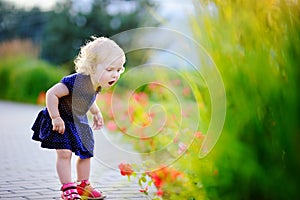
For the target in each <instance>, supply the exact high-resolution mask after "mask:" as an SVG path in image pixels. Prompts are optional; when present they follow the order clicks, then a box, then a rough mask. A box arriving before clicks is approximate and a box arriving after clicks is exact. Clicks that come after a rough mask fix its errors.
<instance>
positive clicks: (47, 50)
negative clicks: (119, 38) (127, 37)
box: [42, 0, 156, 67]
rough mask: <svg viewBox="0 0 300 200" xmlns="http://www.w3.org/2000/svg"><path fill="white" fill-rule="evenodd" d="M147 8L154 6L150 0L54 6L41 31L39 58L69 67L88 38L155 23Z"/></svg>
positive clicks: (99, 0)
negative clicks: (40, 53) (40, 52)
mask: <svg viewBox="0 0 300 200" xmlns="http://www.w3.org/2000/svg"><path fill="white" fill-rule="evenodd" d="M89 6H90V7H89ZM149 6H154V4H153V3H152V2H151V1H150V0H142V1H140V0H131V1H125V0H119V1H115V0H94V1H93V2H92V4H91V5H82V4H80V1H78V2H77V1H72V0H66V1H64V2H62V3H58V4H57V5H56V7H55V8H54V10H53V11H51V12H50V16H49V19H48V20H47V24H46V28H45V30H44V32H43V40H42V58H44V59H46V60H48V61H50V62H52V63H55V64H67V65H69V66H70V67H71V62H72V61H73V60H74V57H75V56H76V55H77V54H78V51H79V49H80V46H81V45H83V44H84V43H85V41H86V40H88V39H89V38H90V36H92V35H95V36H106V37H110V36H113V35H114V34H117V33H120V32H122V31H125V30H129V29H132V28H137V27H139V26H141V25H143V24H145V22H146V21H147V23H149V24H151V25H154V24H156V22H155V21H154V20H151V19H150V17H149V15H148V12H147V7H149ZM149 24H148V25H149ZM72 67H73V66H72Z"/></svg>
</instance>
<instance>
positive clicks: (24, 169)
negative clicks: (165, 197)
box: [0, 101, 155, 200]
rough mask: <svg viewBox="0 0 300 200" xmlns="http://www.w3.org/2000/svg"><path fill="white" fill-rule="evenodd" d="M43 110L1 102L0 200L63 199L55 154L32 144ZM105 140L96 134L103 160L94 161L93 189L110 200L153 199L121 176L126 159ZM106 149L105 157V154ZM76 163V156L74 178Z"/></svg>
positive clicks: (73, 161) (96, 153)
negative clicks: (33, 131)
mask: <svg viewBox="0 0 300 200" xmlns="http://www.w3.org/2000/svg"><path fill="white" fill-rule="evenodd" d="M40 109H41V107H40V106H34V105H27V104H19V103H11V102H5V101H0V111H1V112H0V122H1V126H0V137H1V141H0V152H1V157H0V172H1V174H0V180H1V182H2V184H1V185H0V199H5V200H6V199H8V200H9V199H14V200H15V199H20V200H22V199H29V200H32V199H33V200H39V199H43V200H48V199H60V194H61V192H60V183H59V180H58V177H57V174H56V170H55V162H56V161H55V159H56V158H55V156H56V155H55V151H54V150H45V149H41V148H40V144H39V143H38V142H35V141H32V140H31V136H32V131H31V130H30V128H31V126H32V123H33V121H34V119H35V117H36V116H37V113H38V112H39V110H40ZM16 116H17V120H16ZM104 139H105V138H104V137H103V135H102V134H101V133H96V134H95V141H96V147H95V149H96V150H97V151H96V152H95V155H99V156H95V159H93V161H92V173H91V182H92V183H93V185H94V186H95V187H96V188H100V189H101V190H102V191H103V192H104V193H105V194H106V195H107V196H108V197H107V198H106V199H107V200H122V199H124V200H125V199H130V200H137V199H139V200H143V199H150V198H149V197H147V196H145V195H144V194H142V193H140V192H139V186H138V184H137V181H134V180H133V181H130V182H129V181H128V180H127V177H122V176H121V175H120V173H119V171H118V169H117V165H118V163H120V162H121V161H122V158H125V157H126V155H123V154H122V153H120V154H119V152H117V149H114V148H113V145H111V144H109V143H108V142H107V140H104ZM97 142H98V145H97ZM126 148H128V147H126ZM103 149H104V150H105V153H104V154H101V153H103ZM100 154H101V155H100ZM111 155H114V156H111ZM75 161H76V156H73V158H72V165H73V168H72V176H73V177H75V175H76V172H75V169H74V168H75V167H74V164H75ZM152 189H153V188H152ZM154 190H155V189H153V191H154Z"/></svg>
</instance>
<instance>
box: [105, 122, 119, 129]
mask: <svg viewBox="0 0 300 200" xmlns="http://www.w3.org/2000/svg"><path fill="white" fill-rule="evenodd" d="M106 127H107V129H108V130H110V131H112V132H114V131H116V130H117V129H118V127H117V125H116V123H115V122H114V121H112V120H110V121H108V122H107V125H106Z"/></svg>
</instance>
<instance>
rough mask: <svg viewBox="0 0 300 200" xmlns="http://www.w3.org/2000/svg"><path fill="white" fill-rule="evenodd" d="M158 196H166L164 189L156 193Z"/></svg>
mask: <svg viewBox="0 0 300 200" xmlns="http://www.w3.org/2000/svg"><path fill="white" fill-rule="evenodd" d="M156 194H157V196H162V195H163V194H164V192H163V190H162V189H159V190H157V192H156Z"/></svg>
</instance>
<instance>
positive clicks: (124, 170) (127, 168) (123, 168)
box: [118, 163, 134, 176]
mask: <svg viewBox="0 0 300 200" xmlns="http://www.w3.org/2000/svg"><path fill="white" fill-rule="evenodd" d="M118 167H119V169H120V172H121V175H122V176H131V175H132V173H133V172H134V171H133V169H132V167H131V165H130V164H125V163H121V164H119V166H118Z"/></svg>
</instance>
